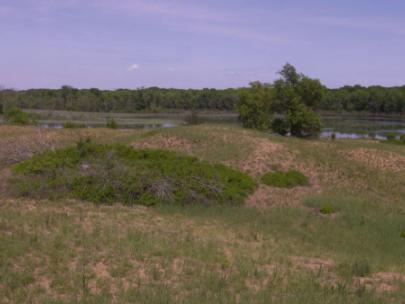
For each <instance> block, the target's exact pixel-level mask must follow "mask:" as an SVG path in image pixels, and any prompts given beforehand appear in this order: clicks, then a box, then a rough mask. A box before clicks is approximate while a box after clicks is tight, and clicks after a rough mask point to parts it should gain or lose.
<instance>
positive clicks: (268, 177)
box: [261, 170, 309, 188]
mask: <svg viewBox="0 0 405 304" xmlns="http://www.w3.org/2000/svg"><path fill="white" fill-rule="evenodd" d="M261 180H262V182H263V183H264V184H266V185H268V186H273V187H279V188H292V187H296V186H306V185H308V184H309V180H308V177H306V176H305V175H304V174H302V173H301V172H299V171H296V170H290V171H288V172H280V171H276V172H269V173H267V174H265V175H264V176H263V177H262V179H261Z"/></svg>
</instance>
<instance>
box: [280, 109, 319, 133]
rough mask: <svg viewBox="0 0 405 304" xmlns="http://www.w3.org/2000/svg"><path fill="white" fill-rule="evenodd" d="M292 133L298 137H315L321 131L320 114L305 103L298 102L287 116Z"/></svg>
mask: <svg viewBox="0 0 405 304" xmlns="http://www.w3.org/2000/svg"><path fill="white" fill-rule="evenodd" d="M287 121H288V123H289V125H290V128H291V135H293V136H296V137H315V136H319V134H320V132H321V120H320V118H319V115H318V114H316V113H315V112H314V111H312V110H311V109H309V108H308V107H307V106H305V105H303V104H298V105H297V106H296V107H294V109H293V110H291V111H290V112H289V114H288V116H287Z"/></svg>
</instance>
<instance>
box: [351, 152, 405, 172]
mask: <svg viewBox="0 0 405 304" xmlns="http://www.w3.org/2000/svg"><path fill="white" fill-rule="evenodd" d="M345 156H346V157H347V158H348V159H350V160H354V161H357V162H360V163H362V164H364V165H367V166H369V167H371V168H374V169H379V170H389V171H393V172H403V171H405V156H402V155H400V154H397V153H394V152H388V151H380V150H376V149H368V148H357V149H354V150H351V151H348V152H346V153H345Z"/></svg>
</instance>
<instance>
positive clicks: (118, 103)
mask: <svg viewBox="0 0 405 304" xmlns="http://www.w3.org/2000/svg"><path fill="white" fill-rule="evenodd" d="M273 85H274V84H271V85H269V86H273ZM253 89H254V87H249V88H235V89H225V90H217V89H202V90H182V89H163V88H157V87H152V88H141V89H136V90H129V89H118V90H113V91H112V90H99V89H96V88H93V89H76V88H73V87H71V86H63V87H62V88H60V89H31V90H22V91H17V90H12V89H0V111H2V109H5V108H7V107H19V108H28V109H50V110H68V111H90V112H129V113H131V112H140V111H159V110H166V109H175V110H191V109H194V110H198V109H207V110H226V111H233V110H236V108H237V104H238V103H239V101H240V99H241V96H243V94H244V93H245V92H246V91H249V90H253ZM315 109H316V110H326V111H359V112H362V111H366V112H372V113H405V86H402V87H391V88H386V87H381V86H372V87H362V86H359V85H356V86H345V87H342V88H339V89H326V88H325V89H324V90H323V93H322V97H321V98H320V101H319V102H318V103H317V104H316V105H315Z"/></svg>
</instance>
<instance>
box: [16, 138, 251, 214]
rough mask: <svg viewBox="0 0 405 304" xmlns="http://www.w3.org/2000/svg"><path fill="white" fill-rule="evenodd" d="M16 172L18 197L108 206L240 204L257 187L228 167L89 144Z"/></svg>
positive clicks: (49, 155) (84, 142) (52, 153)
mask: <svg viewBox="0 0 405 304" xmlns="http://www.w3.org/2000/svg"><path fill="white" fill-rule="evenodd" d="M13 172H14V183H13V185H14V190H15V193H16V194H19V195H24V196H29V197H45V198H49V197H55V198H60V197H72V198H78V199H83V200H88V201H92V202H95V203H106V204H112V203H114V202H122V203H125V204H128V205H132V204H142V205H148V206H150V205H155V204H159V203H167V204H182V205H187V204H204V205H214V204H219V205H237V204H241V203H243V201H244V199H245V197H246V196H247V195H249V194H250V193H252V191H253V190H254V189H255V186H256V185H255V182H254V181H253V180H252V178H250V177H249V176H248V175H246V174H244V173H242V172H238V171H235V170H233V169H231V168H228V167H226V166H224V165H213V164H210V163H208V162H204V161H200V160H198V159H197V158H194V157H188V156H181V155H178V154H176V153H173V152H168V151H160V150H134V149H133V148H131V147H128V146H125V145H99V144H94V143H92V142H91V141H90V140H88V139H87V140H82V141H80V142H79V143H77V145H76V146H75V147H72V148H68V149H63V150H57V151H49V152H46V153H44V154H41V155H37V156H34V157H33V158H32V159H30V160H27V161H24V162H22V163H19V164H17V165H16V166H15V167H14V170H13Z"/></svg>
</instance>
